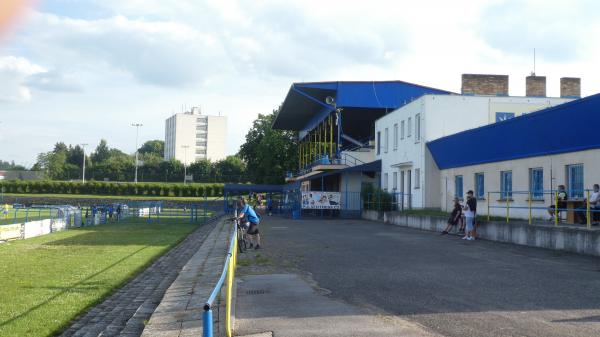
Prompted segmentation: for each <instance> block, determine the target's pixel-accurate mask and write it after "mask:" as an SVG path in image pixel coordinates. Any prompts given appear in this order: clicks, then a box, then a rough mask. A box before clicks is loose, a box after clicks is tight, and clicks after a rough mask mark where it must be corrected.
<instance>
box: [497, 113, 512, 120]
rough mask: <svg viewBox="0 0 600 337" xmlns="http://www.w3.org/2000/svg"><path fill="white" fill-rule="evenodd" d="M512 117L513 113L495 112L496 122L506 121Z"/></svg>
mask: <svg viewBox="0 0 600 337" xmlns="http://www.w3.org/2000/svg"><path fill="white" fill-rule="evenodd" d="M514 117H515V113H514V112H496V122H502V121H506V120H509V119H511V118H514Z"/></svg>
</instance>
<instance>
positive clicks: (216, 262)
mask: <svg viewBox="0 0 600 337" xmlns="http://www.w3.org/2000/svg"><path fill="white" fill-rule="evenodd" d="M231 230H232V228H231V224H230V223H229V222H227V221H222V222H221V223H219V224H218V225H217V227H216V228H215V229H214V230H213V231H212V232H211V233H210V234H209V235H208V238H207V239H206V240H205V241H204V243H203V244H202V246H201V247H200V249H198V251H197V252H196V253H195V254H194V256H192V257H191V258H190V260H189V261H188V263H186V265H185V266H184V267H183V269H182V270H181V272H180V273H179V275H178V276H177V279H176V280H175V281H174V282H173V283H172V284H171V286H170V287H169V289H168V290H167V291H166V293H165V296H164V297H163V299H162V301H161V302H160V305H159V306H158V307H157V308H156V310H155V311H154V313H153V314H152V317H151V318H150V321H149V322H148V324H146V327H145V329H144V332H143V334H142V337H192V336H194V337H198V336H202V312H203V307H204V303H205V301H206V300H207V299H208V297H209V295H210V293H211V292H212V290H213V288H214V286H215V285H216V284H217V281H218V279H219V277H220V275H221V272H222V270H223V265H224V263H225V259H226V257H227V250H228V247H229V242H230V240H229V238H230V236H231ZM215 304H216V305H217V307H216V308H215V309H216V310H217V311H216V312H215V313H214V315H215V316H214V318H215V321H216V324H215V327H214V328H215V329H214V332H215V335H216V336H221V335H223V334H221V333H219V332H220V325H221V324H222V323H223V320H222V319H220V315H219V309H222V308H221V307H219V305H218V303H215ZM220 304H224V301H223V302H221V303H220ZM221 318H222V317H221Z"/></svg>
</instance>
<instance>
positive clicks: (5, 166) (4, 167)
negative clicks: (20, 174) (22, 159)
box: [0, 160, 25, 171]
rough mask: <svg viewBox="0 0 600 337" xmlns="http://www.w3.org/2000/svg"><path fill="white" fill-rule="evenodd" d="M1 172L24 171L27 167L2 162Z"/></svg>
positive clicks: (12, 162)
mask: <svg viewBox="0 0 600 337" xmlns="http://www.w3.org/2000/svg"><path fill="white" fill-rule="evenodd" d="M0 170H14V171H24V170H25V166H23V165H17V164H15V161H14V160H13V161H11V162H7V161H3V160H0Z"/></svg>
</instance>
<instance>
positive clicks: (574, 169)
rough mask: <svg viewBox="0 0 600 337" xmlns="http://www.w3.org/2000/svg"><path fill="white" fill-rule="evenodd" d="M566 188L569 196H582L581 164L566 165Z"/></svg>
mask: <svg viewBox="0 0 600 337" xmlns="http://www.w3.org/2000/svg"><path fill="white" fill-rule="evenodd" d="M567 182H568V184H569V186H567V190H568V193H569V197H570V198H583V164H577V165H568V166H567Z"/></svg>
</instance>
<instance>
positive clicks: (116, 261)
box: [0, 219, 197, 336]
mask: <svg viewBox="0 0 600 337" xmlns="http://www.w3.org/2000/svg"><path fill="white" fill-rule="evenodd" d="M175 222H176V224H169V223H168V222H167V221H162V219H161V223H147V222H143V220H142V221H141V222H140V221H139V220H138V222H137V223H136V222H132V221H126V222H120V223H117V224H108V225H101V226H96V227H87V228H82V229H73V230H69V231H63V232H57V233H53V234H49V235H46V236H41V237H37V238H32V239H28V240H19V241H13V242H10V243H6V244H1V245H0V285H1V286H0V336H51V335H53V334H55V333H57V332H60V331H61V330H62V329H64V328H65V327H66V325H67V324H68V323H69V321H70V320H71V319H72V318H74V317H75V316H77V314H79V313H80V312H81V311H82V310H85V309H86V308H88V307H90V306H92V305H94V304H95V303H98V302H99V301H101V300H102V299H103V298H104V297H106V296H107V295H109V294H110V293H111V291H112V290H113V289H115V288H118V287H119V286H120V285H122V284H123V283H124V282H126V281H127V280H128V279H130V278H131V277H133V276H134V275H135V274H136V273H137V272H139V271H141V270H143V268H144V267H145V266H146V265H148V264H149V263H150V262H151V261H152V260H153V259H155V258H156V257H158V256H159V255H161V254H163V253H164V252H166V251H167V250H168V249H169V248H170V247H172V246H173V245H174V244H176V243H177V242H179V241H180V240H181V239H183V238H184V237H185V235H186V234H188V233H190V232H191V231H193V230H194V229H195V228H197V225H193V224H189V223H181V222H179V221H175Z"/></svg>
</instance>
